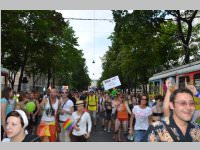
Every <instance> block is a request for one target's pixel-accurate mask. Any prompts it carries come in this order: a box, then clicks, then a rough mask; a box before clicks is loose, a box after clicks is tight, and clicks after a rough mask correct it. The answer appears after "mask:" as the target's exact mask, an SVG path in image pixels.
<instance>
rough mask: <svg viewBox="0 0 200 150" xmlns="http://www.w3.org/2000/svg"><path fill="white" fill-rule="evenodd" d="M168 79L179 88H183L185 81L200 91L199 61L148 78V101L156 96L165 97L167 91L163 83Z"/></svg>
mask: <svg viewBox="0 0 200 150" xmlns="http://www.w3.org/2000/svg"><path fill="white" fill-rule="evenodd" d="M169 77H172V78H173V79H174V80H175V82H176V85H177V86H178V87H179V88H184V87H185V80H186V81H187V83H188V84H193V85H194V86H195V87H196V88H197V90H198V91H200V61H196V62H192V63H190V64H187V65H182V66H179V67H175V68H173V69H170V70H166V71H163V72H160V73H157V74H154V75H153V76H152V77H151V78H149V98H150V99H153V98H154V97H155V96H156V95H165V92H166V90H167V88H166V85H165V81H166V79H168V78H169Z"/></svg>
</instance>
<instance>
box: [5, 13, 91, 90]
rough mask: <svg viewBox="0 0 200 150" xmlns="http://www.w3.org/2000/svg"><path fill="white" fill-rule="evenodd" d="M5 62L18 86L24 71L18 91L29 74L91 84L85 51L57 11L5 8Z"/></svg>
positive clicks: (55, 81)
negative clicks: (84, 56)
mask: <svg viewBox="0 0 200 150" xmlns="http://www.w3.org/2000/svg"><path fill="white" fill-rule="evenodd" d="M1 36H2V37H1V39H2V42H1V43H2V47H1V63H2V65H3V66H4V67H5V68H7V69H9V71H10V73H9V82H10V84H11V86H12V87H14V82H15V80H16V74H17V72H20V77H19V83H18V91H20V90H21V83H22V79H23V76H24V73H26V75H28V76H30V77H32V78H33V88H34V86H35V82H36V76H38V75H39V76H41V75H44V76H45V77H46V79H47V81H48V83H47V85H45V86H46V87H49V85H50V84H52V85H53V86H55V85H58V86H60V85H69V87H70V88H73V89H78V90H83V89H87V87H88V85H89V84H90V78H89V76H88V70H87V67H86V64H85V59H84V58H83V52H82V50H80V49H78V48H77V47H78V46H79V45H78V42H77V37H76V36H75V33H74V30H73V28H72V27H71V26H70V24H69V22H68V21H65V20H64V18H63V17H62V14H61V13H59V12H56V11H54V10H52V11H51V10H3V11H1Z"/></svg>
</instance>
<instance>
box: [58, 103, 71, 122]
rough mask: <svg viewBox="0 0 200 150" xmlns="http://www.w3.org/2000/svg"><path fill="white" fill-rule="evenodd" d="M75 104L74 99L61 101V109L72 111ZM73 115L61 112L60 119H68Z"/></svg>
mask: <svg viewBox="0 0 200 150" xmlns="http://www.w3.org/2000/svg"><path fill="white" fill-rule="evenodd" d="M73 106H74V103H73V102H72V100H70V99H68V100H67V101H66V102H62V103H61V109H64V110H65V111H70V108H71V107H73ZM69 117H71V115H70V114H60V115H59V120H60V121H66V120H67V118H69Z"/></svg>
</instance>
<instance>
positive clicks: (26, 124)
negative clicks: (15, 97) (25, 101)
mask: <svg viewBox="0 0 200 150" xmlns="http://www.w3.org/2000/svg"><path fill="white" fill-rule="evenodd" d="M15 111H16V112H18V113H19V115H20V116H21V117H22V119H23V122H24V127H23V128H24V129H25V128H26V127H27V126H28V118H27V116H26V113H25V112H24V111H23V110H15Z"/></svg>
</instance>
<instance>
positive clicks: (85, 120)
mask: <svg viewBox="0 0 200 150" xmlns="http://www.w3.org/2000/svg"><path fill="white" fill-rule="evenodd" d="M80 117H81V119H80V121H79V122H78V126H79V128H80V131H77V130H75V129H74V130H73V132H72V134H73V135H76V136H81V135H84V134H87V133H90V132H91V129H92V122H91V117H90V114H89V113H88V112H84V114H83V115H82V116H79V115H78V113H77V111H76V112H73V113H72V118H73V120H74V121H75V122H77V121H78V120H79V118H80Z"/></svg>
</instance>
